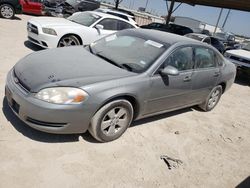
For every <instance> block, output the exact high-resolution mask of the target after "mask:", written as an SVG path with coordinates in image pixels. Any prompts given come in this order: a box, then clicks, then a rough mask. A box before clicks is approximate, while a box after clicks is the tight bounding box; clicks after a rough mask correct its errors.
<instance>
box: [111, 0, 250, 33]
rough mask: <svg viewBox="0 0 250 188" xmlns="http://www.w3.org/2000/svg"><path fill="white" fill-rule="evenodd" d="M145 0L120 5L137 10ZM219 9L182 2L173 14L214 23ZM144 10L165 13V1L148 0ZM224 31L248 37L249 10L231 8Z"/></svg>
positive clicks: (143, 4) (220, 24)
mask: <svg viewBox="0 0 250 188" xmlns="http://www.w3.org/2000/svg"><path fill="white" fill-rule="evenodd" d="M146 1H147V0H123V1H122V3H121V6H125V7H127V8H131V9H135V10H137V9H138V7H145V6H146ZM106 2H111V3H113V2H114V0H106ZM178 4H179V3H176V5H175V7H176V6H177V5H178ZM220 10H221V9H220V8H214V7H208V6H197V5H196V6H191V5H187V4H182V5H181V6H180V7H179V8H178V9H177V10H176V11H175V12H174V14H173V16H185V17H191V18H194V19H197V20H200V21H203V22H206V23H208V24H212V25H216V22H217V19H218V16H219V13H220ZM146 11H149V12H152V13H155V14H158V15H166V12H167V6H166V2H165V1H164V0H148V5H147V9H146ZM227 12H228V9H223V13H222V16H221V20H220V22H219V26H222V24H223V22H224V20H225V17H226V15H227ZM225 31H228V32H233V33H235V34H239V35H245V36H248V37H250V12H244V11H237V10H231V12H230V14H229V17H228V20H227V22H226V25H225Z"/></svg>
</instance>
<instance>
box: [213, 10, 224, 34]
mask: <svg viewBox="0 0 250 188" xmlns="http://www.w3.org/2000/svg"><path fill="white" fill-rule="evenodd" d="M222 11H223V8H221V10H220V14H219V17H218V20H217V23H216V26H215V28H214V34H215V33H216V30H217V28H218V25H219V22H220V18H221V14H222Z"/></svg>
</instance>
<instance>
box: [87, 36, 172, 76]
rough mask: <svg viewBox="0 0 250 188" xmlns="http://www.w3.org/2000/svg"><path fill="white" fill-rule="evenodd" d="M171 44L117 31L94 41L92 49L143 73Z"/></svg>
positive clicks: (124, 66)
mask: <svg viewBox="0 0 250 188" xmlns="http://www.w3.org/2000/svg"><path fill="white" fill-rule="evenodd" d="M169 46H170V45H169V44H162V43H161V42H159V41H153V40H150V39H144V38H141V37H139V36H133V35H128V34H126V33H116V34H113V35H110V36H107V37H105V38H103V39H101V40H98V41H97V42H95V43H92V44H91V45H90V49H91V50H92V53H93V54H95V55H97V56H99V57H100V58H103V59H105V60H106V61H108V62H110V63H112V64H114V65H116V66H118V67H120V68H124V69H127V70H128V71H132V72H135V73H141V72H144V71H145V70H147V69H148V68H149V67H150V66H151V65H152V64H153V63H154V61H155V60H156V59H157V58H158V57H159V56H160V55H161V54H162V53H163V52H164V51H165V50H166V49H167V48H168V47H169Z"/></svg>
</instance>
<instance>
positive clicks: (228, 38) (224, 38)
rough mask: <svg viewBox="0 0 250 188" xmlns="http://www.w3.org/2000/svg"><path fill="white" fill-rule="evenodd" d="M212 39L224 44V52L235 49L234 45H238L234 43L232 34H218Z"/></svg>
mask: <svg viewBox="0 0 250 188" xmlns="http://www.w3.org/2000/svg"><path fill="white" fill-rule="evenodd" d="M213 37H215V38H217V39H218V40H220V41H221V42H222V43H223V44H224V46H225V50H232V49H236V48H237V47H235V45H237V44H238V43H237V42H236V41H235V36H234V34H232V33H228V32H218V33H215V34H214V35H213Z"/></svg>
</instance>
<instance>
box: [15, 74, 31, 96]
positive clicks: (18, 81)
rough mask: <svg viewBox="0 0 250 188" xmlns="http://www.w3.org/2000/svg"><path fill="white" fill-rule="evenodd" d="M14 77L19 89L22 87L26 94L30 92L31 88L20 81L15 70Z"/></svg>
mask: <svg viewBox="0 0 250 188" xmlns="http://www.w3.org/2000/svg"><path fill="white" fill-rule="evenodd" d="M13 76H14V82H15V84H17V85H18V86H19V87H21V88H22V89H23V90H25V91H26V92H30V87H28V86H27V85H26V84H25V83H23V81H22V80H21V79H19V78H18V77H17V75H16V73H15V70H14V71H13Z"/></svg>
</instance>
